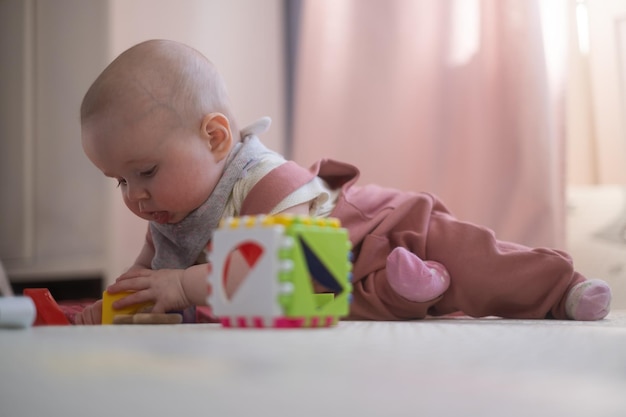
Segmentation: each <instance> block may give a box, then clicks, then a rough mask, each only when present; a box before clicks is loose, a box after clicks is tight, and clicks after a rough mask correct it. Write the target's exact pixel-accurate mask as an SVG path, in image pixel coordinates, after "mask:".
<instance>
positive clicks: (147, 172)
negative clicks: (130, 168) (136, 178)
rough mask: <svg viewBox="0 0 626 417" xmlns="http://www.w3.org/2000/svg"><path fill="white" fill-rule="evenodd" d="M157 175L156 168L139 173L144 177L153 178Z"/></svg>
mask: <svg viewBox="0 0 626 417" xmlns="http://www.w3.org/2000/svg"><path fill="white" fill-rule="evenodd" d="M155 173H156V166H153V167H152V168H150V169H147V170H145V171H141V172H140V173H139V175H141V176H142V177H151V176H153V175H154V174H155Z"/></svg>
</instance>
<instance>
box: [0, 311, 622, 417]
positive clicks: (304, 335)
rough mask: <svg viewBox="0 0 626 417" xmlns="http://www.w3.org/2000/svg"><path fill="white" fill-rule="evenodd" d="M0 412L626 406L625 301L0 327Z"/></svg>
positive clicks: (404, 411)
mask: <svg viewBox="0 0 626 417" xmlns="http://www.w3.org/2000/svg"><path fill="white" fill-rule="evenodd" d="M0 370H1V371H2V374H1V375H2V378H1V383H2V388H1V389H0V411H1V412H0V414H2V415H3V416H5V415H6V416H11V417H22V416H30V417H36V416H44V415H54V416H83V415H89V416H92V417H93V416H103V417H104V416H106V417H110V416H111V415H132V416H133V417H142V416H151V417H153V416H161V415H163V416H167V415H214V416H250V415H259V414H260V415H262V416H270V415H271V416H273V417H279V416H305V417H306V416H311V417H313V416H315V417H319V416H322V415H323V416H342V417H345V416H352V415H354V416H359V417H362V416H416V415H431V416H498V417H500V416H508V417H511V416H512V417H516V416H520V417H521V416H533V417H536V416H539V417H542V416H551V417H555V416H557V417H558V416H568V417H577V416H581V417H583V416H584V417H588V416H594V417H623V416H626V311H614V312H612V313H611V314H610V315H609V317H608V318H607V319H605V320H603V321H600V322H592V323H585V322H573V321H556V320H539V321H531V320H502V319H495V318H494V319H490V318H487V319H481V320H476V319H469V318H446V319H429V320H423V321H415V322H341V323H339V325H338V326H337V327H335V328H330V329H300V330H269V329H259V330H254V329H241V330H240V329H224V328H221V327H219V325H214V324H188V325H176V326H62V327H34V328H30V329H22V330H15V329H12V330H9V329H0Z"/></svg>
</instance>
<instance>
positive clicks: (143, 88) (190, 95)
mask: <svg viewBox="0 0 626 417" xmlns="http://www.w3.org/2000/svg"><path fill="white" fill-rule="evenodd" d="M212 112H219V113H222V114H224V115H225V116H226V117H227V118H228V119H229V121H230V123H231V127H232V130H233V133H234V134H235V136H238V135H237V134H236V133H235V132H237V130H236V126H235V120H234V118H233V115H232V111H231V109H230V103H229V100H228V95H227V91H226V86H225V83H224V81H223V79H222V77H221V76H220V74H219V73H218V72H217V69H216V68H215V66H214V65H213V64H212V63H211V62H210V61H209V60H208V59H206V58H205V57H204V56H203V55H202V54H200V53H199V52H198V51H196V50H195V49H193V48H191V47H189V46H186V45H183V44H181V43H178V42H173V41H165V40H151V41H146V42H143V43H140V44H138V45H135V46H133V47H132V48H130V49H128V50H126V51H125V52H123V53H122V54H121V55H119V56H118V57H117V58H116V59H115V60H114V61H113V62H112V63H111V64H110V65H109V66H108V67H107V68H106V69H105V70H104V71H103V72H102V74H100V76H99V77H98V78H97V79H96V81H94V83H93V84H92V85H91V87H90V88H89V90H88V91H87V93H86V94H85V97H84V99H83V102H82V105H81V109H80V116H81V123H82V124H83V125H84V124H86V123H88V122H89V121H91V120H93V119H100V118H101V117H106V120H107V122H109V123H114V124H118V125H122V126H123V125H127V124H132V123H135V122H137V121H141V120H144V119H145V118H147V117H156V118H158V120H159V121H162V122H163V123H167V124H168V125H169V127H171V128H176V127H182V128H186V127H189V128H193V129H195V128H197V126H199V124H200V122H201V119H202V117H203V116H204V115H206V114H208V113H212ZM237 133H238V132H237Z"/></svg>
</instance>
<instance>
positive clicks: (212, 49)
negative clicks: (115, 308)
mask: <svg viewBox="0 0 626 417" xmlns="http://www.w3.org/2000/svg"><path fill="white" fill-rule="evenodd" d="M151 38H167V39H173V40H178V41H181V42H184V43H187V44H189V45H190V46H193V47H194V48H196V49H198V50H199V51H201V52H202V53H204V54H205V55H206V56H207V57H208V58H209V59H211V60H212V61H213V62H214V63H215V64H216V65H217V66H218V68H219V69H220V70H221V72H222V74H223V76H224V78H225V79H226V82H227V84H228V86H229V91H230V93H231V98H232V101H233V105H234V108H235V112H236V114H237V115H238V119H239V120H238V122H239V124H240V126H244V125H246V124H248V123H251V122H253V121H254V120H256V119H257V118H259V117H261V116H270V117H271V118H272V120H273V124H272V128H271V130H270V131H269V132H268V133H267V134H265V135H264V136H263V138H262V139H263V140H264V141H265V143H266V144H267V145H268V146H269V147H271V148H273V149H275V150H277V151H280V152H283V153H285V154H286V155H287V156H288V157H289V158H291V159H294V160H296V161H297V162H300V163H301V164H304V165H309V164H311V163H312V162H313V161H315V160H316V159H319V158H322V157H328V158H333V159H338V160H343V161H345V162H349V163H353V164H355V165H357V166H358V167H359V168H360V169H361V172H362V175H361V178H362V179H361V181H362V183H371V182H374V183H378V184H380V185H383V186H392V187H396V188H401V189H405V190H416V191H428V192H432V193H435V194H437V195H439V196H440V197H441V198H442V199H443V200H444V201H445V202H446V203H447V205H448V206H449V208H450V209H451V210H452V212H453V213H455V214H456V215H457V217H459V218H462V219H464V220H468V221H472V222H476V223H480V224H483V225H486V226H488V227H490V228H492V229H494V230H495V231H496V233H497V235H498V236H499V237H500V238H502V239H505V240H513V241H517V242H520V243H524V244H527V245H530V246H550V247H555V248H559V249H565V250H568V251H570V252H571V253H572V255H573V257H574V262H575V265H577V267H578V269H579V270H581V272H583V273H585V274H587V275H590V276H594V277H600V278H603V279H606V280H608V281H609V282H610V283H611V285H612V286H613V289H614V292H615V293H616V301H615V303H614V306H616V307H623V308H626V198H625V194H626V191H625V190H626V131H625V126H624V115H625V109H626V107H625V105H626V100H625V99H626V89H625V86H626V84H625V82H626V0H587V1H583V0H550V1H541V0H184V1H178V0H55V1H45V0H0V62H1V64H0V65H1V67H0V92H1V95H0V259H1V260H2V262H3V264H4V266H5V268H6V269H7V272H8V275H9V277H10V279H11V282H12V283H13V285H14V287H16V288H17V289H18V290H19V288H23V287H25V286H47V287H50V288H51V289H52V290H55V291H56V292H53V295H55V296H56V297H57V298H76V297H93V296H98V294H99V293H100V292H101V290H102V288H103V285H106V284H107V283H110V282H112V281H113V280H114V279H115V278H116V277H117V276H118V275H119V274H120V273H121V272H123V271H124V270H125V269H126V268H127V267H128V266H130V265H131V264H132V262H133V261H134V258H135V257H136V256H137V253H138V250H139V248H140V247H141V244H142V241H143V238H144V234H145V228H146V224H145V222H144V221H142V220H140V219H136V218H133V217H132V214H131V213H130V212H128V210H127V209H126V208H125V206H124V204H123V202H122V199H121V198H120V196H119V195H118V193H119V190H116V188H115V182H114V181H112V180H110V179H106V178H104V176H102V174H101V173H100V172H98V171H97V170H96V169H95V168H94V167H92V166H91V165H90V163H89V161H88V160H87V158H86V157H85V156H84V155H83V153H82V149H81V146H80V126H79V121H78V108H79V106H80V102H81V99H82V96H83V94H84V93H85V91H86V90H87V88H88V87H89V85H90V84H91V82H92V81H93V80H94V79H95V78H96V76H97V75H98V74H99V73H100V72H101V71H102V70H103V69H104V67H105V66H106V65H107V64H108V63H109V62H110V61H111V60H113V59H114V58H115V57H116V56H117V55H118V54H119V53H121V52H122V51H124V50H125V49H127V48H128V47H130V46H132V45H134V44H136V43H138V42H141V41H143V40H146V39H151Z"/></svg>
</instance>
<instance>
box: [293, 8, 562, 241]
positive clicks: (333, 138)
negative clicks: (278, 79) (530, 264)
mask: <svg viewBox="0 0 626 417" xmlns="http://www.w3.org/2000/svg"><path fill="white" fill-rule="evenodd" d="M556 2H558V1H555V2H553V4H554V3H556ZM540 3H542V2H541V1H540V0H537V1H533V0H483V1H481V0H456V1H455V0H308V1H307V0H304V2H303V7H302V23H301V24H302V27H301V31H300V44H299V48H298V61H297V66H296V68H297V73H296V90H295V93H296V99H295V109H294V144H293V158H294V159H295V160H296V161H298V162H300V163H302V164H305V165H308V164H310V163H312V162H313V161H314V160H316V159H319V158H321V157H329V158H333V159H339V160H343V161H345V162H349V163H353V164H355V165H357V166H358V167H359V168H360V169H361V171H362V177H361V183H377V184H379V185H383V186H391V187H395V188H400V189H404V190H416V191H429V192H432V193H434V194H437V195H438V196H439V197H441V198H442V199H443V201H444V202H446V204H447V205H448V207H449V208H450V209H451V211H452V212H453V213H454V214H455V215H456V216H457V217H459V218H461V219H463V220H467V221H472V222H476V223H479V224H483V225H485V226H488V227H490V228H492V229H494V230H495V231H496V233H497V235H498V237H499V238H502V239H505V240H513V241H516V242H520V243H524V244H527V245H531V246H551V247H562V246H563V244H564V243H563V242H564V232H563V230H564V197H563V195H564V166H563V155H564V153H563V149H562V148H563V139H564V137H563V136H564V132H563V119H564V117H563V114H562V109H563V92H562V88H561V86H562V85H563V84H562V81H563V80H562V77H561V76H560V74H561V72H560V69H562V68H563V67H562V66H560V64H561V62H562V60H561V56H560V55H559V52H558V51H555V50H554V42H552V43H550V42H548V41H547V40H548V39H549V36H547V35H549V32H550V31H546V28H550V30H551V31H552V33H554V31H555V30H558V28H559V26H558V25H557V23H558V24H561V25H562V23H563V20H564V19H565V18H566V17H565V14H563V17H560V18H559V17H555V15H558V13H553V14H552V15H550V14H545V13H544V14H542V13H543V12H542V10H540V6H541V5H540ZM547 3H549V2H547ZM550 16H552V17H550ZM546 19H548V20H546ZM550 19H553V20H550ZM559 19H561V20H560V21H558V22H557V20H559ZM562 28H563V32H565V26H562ZM552 39H554V36H552ZM551 47H552V48H553V49H552V50H550V48H551ZM563 49H564V48H563ZM564 58H565V57H563V59H564Z"/></svg>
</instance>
